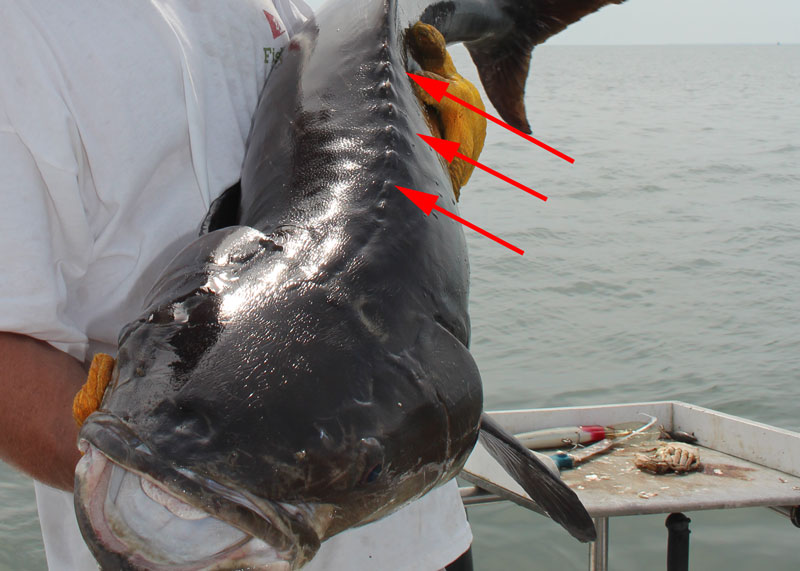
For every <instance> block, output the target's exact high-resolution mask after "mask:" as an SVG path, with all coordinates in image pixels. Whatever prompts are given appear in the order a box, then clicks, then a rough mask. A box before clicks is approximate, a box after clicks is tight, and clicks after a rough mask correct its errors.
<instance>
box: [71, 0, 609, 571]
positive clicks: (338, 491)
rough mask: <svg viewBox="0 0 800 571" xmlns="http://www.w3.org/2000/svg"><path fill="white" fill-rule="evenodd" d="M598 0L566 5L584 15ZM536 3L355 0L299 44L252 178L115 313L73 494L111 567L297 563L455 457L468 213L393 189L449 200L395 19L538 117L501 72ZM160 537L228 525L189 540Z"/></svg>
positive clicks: (464, 377) (468, 373)
mask: <svg viewBox="0 0 800 571" xmlns="http://www.w3.org/2000/svg"><path fill="white" fill-rule="evenodd" d="M606 3H608V2H601V1H595V2H564V3H562V4H563V5H569V6H572V7H573V8H574V10H576V12H575V13H576V14H578V13H579V16H578V17H580V16H582V15H583V14H585V13H588V12H589V11H593V10H594V9H597V8H598V7H600V6H601V5H603V4H606ZM539 4H541V2H537V1H533V0H531V1H529V2H514V1H511V0H508V1H506V0H498V1H496V2H495V1H489V0H465V1H463V2H451V1H443V2H430V1H428V2H422V1H409V2H395V1H385V2H384V1H377V0H376V1H368V0H364V1H361V2H353V1H349V0H347V1H345V0H342V1H339V2H334V3H332V4H329V5H328V7H327V8H326V9H324V10H323V11H322V12H321V13H320V14H319V15H318V17H317V19H316V21H312V22H309V23H308V24H307V25H306V27H305V28H304V30H303V31H302V32H301V33H299V34H297V35H296V36H295V37H294V38H293V39H292V40H291V43H290V44H289V46H288V47H287V48H286V49H285V50H284V52H283V54H282V56H281V63H280V64H279V65H278V66H277V67H276V68H275V69H274V71H273V72H272V75H271V77H270V80H269V82H268V83H267V86H266V88H265V91H264V93H263V94H262V97H261V100H260V104H259V107H258V109H257V111H256V114H255V117H254V123H253V128H252V131H251V135H250V139H249V142H248V150H247V155H246V159H245V163H244V167H243V174H242V181H241V187H240V188H235V189H233V190H231V191H229V192H227V193H226V194H224V195H223V196H222V197H221V198H220V199H219V200H218V201H217V202H216V203H215V204H214V205H213V206H212V210H211V212H210V213H209V216H208V218H207V219H206V222H205V223H204V232H203V234H202V235H201V236H200V237H199V238H198V239H197V240H196V241H195V242H193V243H192V244H190V245H189V246H188V247H187V248H186V249H184V250H183V252H182V253H181V254H179V255H178V256H177V257H176V258H175V260H173V262H172V263H171V264H170V265H169V267H168V268H167V269H166V270H165V271H164V272H163V273H162V275H161V277H160V279H159V281H158V282H157V283H156V284H155V286H154V287H153V288H152V290H151V292H150V294H149V297H148V301H147V302H146V310H145V312H144V313H143V315H142V317H141V318H140V319H139V320H137V321H135V322H133V323H131V324H130V325H128V326H127V327H126V328H125V330H124V331H123V332H122V334H121V336H120V348H119V354H118V361H117V367H116V370H115V375H114V379H113V381H112V384H111V385H110V386H109V389H108V390H107V392H106V395H105V398H104V401H103V404H102V407H101V409H100V410H99V411H98V412H97V413H95V414H93V415H92V416H91V417H90V418H89V419H88V421H87V422H86V424H85V425H84V427H83V429H82V431H81V440H82V443H81V446H82V449H83V450H84V451H85V452H86V455H85V457H84V460H83V461H82V462H81V465H80V466H79V469H78V474H77V478H76V508H77V512H78V519H79V523H80V524H81V528H82V531H83V533H84V536H85V538H86V540H87V543H88V544H89V546H90V548H91V549H92V551H93V553H94V554H95V556H96V557H97V558H98V561H100V563H101V564H102V565H103V566H104V567H106V568H109V569H111V568H148V569H204V568H219V569H228V568H239V567H244V566H248V567H251V568H262V569H267V568H270V569H271V568H275V569H279V568H296V567H299V566H301V565H302V564H303V563H304V562H305V561H307V560H308V559H310V558H311V557H313V555H314V553H315V552H316V550H317V549H318V548H319V544H320V542H321V541H323V540H324V539H326V538H328V537H330V536H332V535H334V534H336V533H338V532H340V531H342V530H344V529H347V528H350V527H353V526H357V525H362V524H364V523H367V522H369V521H373V520H375V519H378V518H380V517H382V516H384V515H387V514H388V513H391V512H392V511H395V510H396V509H398V508H399V507H401V506H403V505H405V504H406V503H408V502H409V501H411V500H413V499H415V498H418V497H420V496H422V495H423V494H425V493H426V492H428V491H429V490H431V489H432V488H433V487H435V486H437V485H439V484H441V483H443V482H446V481H448V480H450V479H452V478H453V477H454V476H455V475H456V474H457V473H458V471H459V470H460V469H461V468H462V466H463V464H464V462H465V461H466V459H467V457H468V455H469V453H470V452H471V450H472V448H473V446H474V444H475V442H476V440H477V438H478V434H479V430H480V428H481V411H482V391H481V381H480V375H479V373H478V369H477V367H476V365H475V363H474V361H473V359H472V357H471V355H470V353H469V351H468V346H469V336H470V324H469V317H468V312H467V309H468V308H467V293H468V274H469V270H468V262H467V252H466V245H465V241H464V235H463V232H462V229H461V227H460V226H459V225H458V224H457V223H455V222H453V221H452V220H450V219H449V218H446V217H444V216H438V215H437V214H436V213H434V214H433V215H431V216H430V217H426V216H425V215H424V214H423V213H422V212H420V211H419V209H418V208H417V207H416V206H414V204H412V203H411V202H410V201H409V200H408V199H407V198H405V196H404V195H402V194H401V193H400V192H399V191H398V190H397V188H396V185H397V186H403V187H408V188H415V189H419V190H423V191H425V192H429V193H435V194H439V196H440V197H441V198H440V199H439V202H438V204H439V205H440V206H443V207H445V208H447V209H449V210H451V211H456V210H457V207H456V202H455V199H454V195H453V189H452V186H451V183H450V179H449V176H448V174H447V172H446V170H445V168H444V166H443V164H442V162H441V161H440V159H439V158H438V156H437V155H436V154H435V153H434V152H433V151H432V150H431V149H430V148H429V147H427V145H425V144H424V143H422V142H421V141H420V140H419V138H418V137H417V136H416V133H427V132H429V128H428V126H427V124H426V122H425V119H424V117H423V112H422V109H421V108H420V105H419V103H418V101H417V98H416V96H415V95H414V92H413V90H412V87H411V84H410V82H409V80H408V78H407V76H406V71H414V70H415V69H416V64H415V63H414V61H413V59H412V58H411V57H410V56H409V54H408V49H407V48H406V45H405V41H404V34H405V31H406V30H407V29H408V28H409V26H410V25H412V24H413V23H415V22H417V21H419V20H421V21H424V22H426V23H430V24H432V25H435V26H436V27H437V28H439V29H440V31H442V33H443V34H444V36H445V38H446V39H447V41H448V42H453V41H466V42H469V43H468V44H467V45H468V47H469V48H470V51H471V53H472V55H473V59H475V61H476V63H477V64H478V66H479V71H480V72H481V76H482V77H483V78H484V82H485V84H486V87H487V91H488V92H489V94H490V97H491V98H492V100H493V101H495V105H496V106H497V107H498V109H499V110H500V111H501V113H504V115H505V116H506V117H507V119H508V120H509V121H513V122H515V123H516V124H517V125H518V126H520V127H521V128H525V127H526V126H527V124H526V123H524V109H522V108H521V107H520V105H519V102H520V101H521V95H522V93H521V89H522V86H524V82H523V83H522V84H521V85H520V84H519V82H516V84H514V82H513V81H510V80H509V77H508V75H509V74H512V75H513V74H515V73H516V74H519V73H524V75H527V66H528V60H527V54H528V53H529V50H530V48H532V46H533V45H534V44H535V43H538V42H539V41H543V39H542V38H546V37H547V35H549V34H547V33H546V32H543V31H542V30H541V29H540V28H541V26H542V25H544V24H542V22H544V21H545V20H546V19H545V18H544V16H542V15H541V14H537V11H538V9H537V6H538V5H539ZM562 8H563V7H562ZM564 9H566V8H564ZM523 16H524V17H523ZM574 19H577V18H574ZM537 22H538V23H539V24H536V23H537ZM521 24H524V26H523V27H524V28H525V29H520V25H521ZM537 26H538V27H537ZM562 27H563V26H562ZM528 29H531V30H533V31H526V30H528ZM554 29H555V28H554ZM537 34H538V35H537ZM528 44H529V45H528ZM525 49H527V50H528V51H527V52H526V51H524V50H525ZM520 50H523V51H522V52H520ZM492 54H494V55H492ZM487 62H490V63H487ZM523 77H524V76H523ZM512 84H514V85H516V86H515V87H514V86H512ZM514 90H516V92H513V91H514ZM512 92H513V93H512ZM520 114H521V115H520ZM520 117H521V118H522V119H521V120H520ZM484 428H486V429H487V435H488V438H490V439H491V440H492V442H493V445H492V446H491V447H490V448H493V449H496V448H498V447H499V448H502V447H503V446H507V447H508V449H509V450H513V452H511V453H510V454H511V456H512V457H513V458H512V460H510V461H509V460H507V461H509V462H511V463H515V464H516V471H514V470H512V472H514V473H516V472H520V473H521V474H522V475H521V476H518V479H522V480H524V479H525V472H526V470H527V471H529V472H530V473H531V474H533V475H532V476H531V482H533V484H531V485H534V486H535V485H536V484H537V482H538V483H540V479H541V478H542V477H544V478H545V479H547V477H548V476H547V475H544V476H542V475H541V474H540V472H541V470H543V468H541V466H539V465H537V464H536V461H535V460H532V459H531V458H529V457H528V456H529V455H528V456H526V455H525V452H524V451H520V450H518V449H517V448H516V447H514V446H513V444H512V445H509V444H508V443H507V442H505V441H504V439H505V438H506V435H503V434H502V429H500V428H499V427H497V426H495V425H491V426H490V425H484ZM523 450H524V449H523ZM500 455H501V456H502V453H501V454H500ZM545 472H546V470H545ZM547 474H549V472H548V473H547ZM515 477H517V476H515ZM549 478H551V479H552V480H553V481H550V482H549V483H548V485H547V486H545V488H547V489H548V490H549V489H550V488H548V486H550V487H551V488H553V490H556V489H558V490H560V488H558V486H559V485H560V486H561V487H562V488H563V490H560V491H556V492H553V493H554V494H556V495H555V496H554V497H557V500H555V501H551V502H550V503H548V501H550V500H548V498H547V497H545V498H544V499H543V502H544V503H543V505H544V506H545V509H547V510H548V511H549V512H550V513H551V515H552V516H553V517H554V519H557V520H559V521H560V522H561V523H562V524H564V525H566V526H567V527H568V528H569V529H570V531H571V532H572V533H573V534H574V535H576V537H579V538H580V539H584V540H585V539H591V535H592V533H593V529H592V528H591V522H590V520H589V519H588V516H587V515H586V514H585V511H584V512H580V510H582V508H581V507H580V504H579V502H577V499H575V498H574V497H573V496H570V495H569V494H571V492H569V490H568V489H567V488H566V487H565V486H563V485H562V484H560V482H558V481H557V478H553V477H552V476H551V475H550V476H549ZM554 482H557V483H554ZM526 489H527V488H526ZM564 490H566V492H565V491H564ZM549 493H550V492H549V491H548V492H547V493H546V494H545V495H546V496H547V495H548V494H549ZM559 493H560V494H561V495H560V496H559V495H558V494H559ZM548 497H549V496H548ZM109 498H111V499H110V500H109ZM535 499H537V501H538V498H535ZM562 501H563V503H566V504H567V507H565V513H564V515H563V516H560V515H559V514H558V513H556V512H558V511H559V508H558V506H557V505H554V504H559V502H562ZM148 502H149V503H148ZM576 502H577V506H578V507H576V506H575V503H576ZM150 504H153V505H150ZM167 511H168V512H170V514H171V515H170V514H168V513H167ZM162 512H163V513H162ZM165 522H167V523H165ZM587 522H588V523H587ZM157 525H161V526H162V527H161V528H159V530H160V531H152V532H151V531H149V530H151V529H155V528H156V527H157ZM170 533H174V534H175V536H176V538H177V537H183V536H186V537H191V538H192V540H193V541H195V542H196V544H197V545H198V546H201V545H202V543H203V542H204V541H205V539H204V538H211V537H214V538H222V539H219V540H218V541H219V542H220V543H219V545H218V546H217V545H216V544H215V545H211V543H213V542H211V540H208V541H209V542H210V543H209V545H208V546H206V547H205V548H203V547H197V548H195V549H194V550H191V549H188V550H187V549H184V550H183V551H181V550H180V549H175V547H174V545H175V544H176V543H179V542H180V540H177V539H176V540H174V541H171V540H170V537H169V534H170ZM156 536H157V537H156ZM162 544H163V545H162ZM184 551H185V553H184Z"/></svg>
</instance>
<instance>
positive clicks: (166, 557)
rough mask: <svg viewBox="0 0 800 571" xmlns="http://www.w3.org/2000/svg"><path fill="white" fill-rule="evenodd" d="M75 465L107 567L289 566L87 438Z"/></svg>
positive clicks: (89, 524)
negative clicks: (80, 457)
mask: <svg viewBox="0 0 800 571" xmlns="http://www.w3.org/2000/svg"><path fill="white" fill-rule="evenodd" d="M81 447H82V450H83V451H84V452H85V453H84V456H83V458H82V459H81V461H80V462H79V463H78V467H77V469H76V472H75V474H76V495H75V503H76V511H77V512H78V520H79V523H80V524H81V532H82V533H83V535H84V539H85V540H86V542H87V544H88V545H89V547H90V549H91V550H92V552H93V553H94V555H95V557H96V558H97V559H98V561H99V562H100V564H101V567H102V568H103V569H143V570H144V569H146V570H151V571H200V570H206V571H222V570H226V569H229V570H233V569H253V570H262V571H289V570H291V569H292V568H293V563H292V562H291V561H290V560H289V559H290V556H289V554H287V553H281V552H279V551H278V550H276V549H275V548H274V547H272V546H270V545H269V544H267V543H266V542H264V541H262V540H261V539H258V538H255V537H252V536H251V535H249V534H247V533H245V532H244V531H242V530H240V529H238V528H236V527H234V526H232V525H230V524H228V523H226V522H224V521H222V520H220V519H217V518H215V517H213V516H211V515H209V514H208V513H206V512H204V511H202V510H200V509H198V508H195V507H194V506H191V505H189V504H187V503H186V502H184V501H183V500H181V499H180V498H178V497H177V496H175V495H173V494H172V493H170V492H169V491H168V490H166V489H165V488H164V487H162V486H161V485H159V484H158V483H156V482H154V481H151V480H149V479H147V478H145V477H142V476H141V475H139V474H136V473H134V472H132V471H129V470H127V469H125V468H123V467H121V466H119V465H118V464H115V463H114V462H112V461H110V460H109V459H108V458H107V457H106V456H105V455H104V454H103V453H102V452H100V451H99V450H97V449H96V448H95V447H94V446H92V445H91V444H88V443H86V442H85V441H84V442H82V444H81Z"/></svg>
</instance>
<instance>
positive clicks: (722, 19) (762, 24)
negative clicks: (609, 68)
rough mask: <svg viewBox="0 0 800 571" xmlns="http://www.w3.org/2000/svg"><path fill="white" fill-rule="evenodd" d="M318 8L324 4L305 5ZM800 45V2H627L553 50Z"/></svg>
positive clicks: (570, 32)
mask: <svg viewBox="0 0 800 571" xmlns="http://www.w3.org/2000/svg"><path fill="white" fill-rule="evenodd" d="M306 1H307V2H308V4H309V5H311V7H313V8H315V9H316V8H318V7H319V6H321V5H322V4H323V2H324V0H306ZM777 42H781V43H783V44H790V43H794V44H796V43H800V0H628V2H627V3H625V4H622V5H621V6H608V7H606V8H604V9H602V10H601V11H600V12H598V13H597V14H593V15H590V16H587V17H586V18H585V19H584V20H582V21H580V22H578V23H577V24H574V25H573V26H571V27H570V28H568V29H567V30H565V31H564V32H562V33H561V34H559V35H558V36H556V37H554V38H553V39H551V40H550V41H549V43H552V44H589V45H599V44H617V45H618V44H775V43H777Z"/></svg>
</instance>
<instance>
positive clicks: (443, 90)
mask: <svg viewBox="0 0 800 571" xmlns="http://www.w3.org/2000/svg"><path fill="white" fill-rule="evenodd" d="M406 73H408V72H406ZM408 76H409V77H410V78H411V79H413V80H414V81H416V82H417V85H419V86H420V87H421V88H422V89H424V90H425V91H426V92H427V93H428V95H430V96H431V97H433V98H434V99H435V100H436V101H441V100H442V97H447V98H448V99H452V100H453V101H455V102H456V103H458V104H459V105H463V106H464V107H466V108H467V109H469V110H470V111H474V112H475V113H477V114H478V115H483V116H484V117H486V118H487V119H488V120H489V121H491V122H493V123H497V124H498V125H500V126H501V127H505V128H506V129H508V130H509V131H511V132H512V133H515V134H517V135H519V136H520V137H522V138H523V139H526V140H528V141H530V142H531V143H533V144H534V145H538V146H540V147H541V148H543V149H544V150H545V151H550V152H551V153H553V154H554V155H556V156H557V157H561V158H562V159H564V160H565V161H567V162H568V163H574V162H575V159H573V158H572V157H570V156H568V155H565V154H564V153H562V152H561V151H559V150H558V149H554V148H553V147H551V146H550V145H548V144H546V143H543V142H541V141H540V140H539V139H536V138H534V137H531V136H530V135H528V134H526V133H523V132H522V131H520V130H519V129H515V128H514V127H512V126H511V125H509V124H508V123H506V122H504V121H501V120H500V119H498V118H497V117H493V116H491V115H489V114H488V113H487V112H486V111H484V110H483V109H478V108H477V107H475V106H474V105H471V104H469V103H467V102H466V101H464V100H463V99H459V98H458V97H456V96H455V95H450V94H449V93H447V87H448V86H449V85H450V84H449V83H447V82H446V81H439V80H438V79H431V78H430V77H424V76H422V75H415V74H413V73H409V74H408Z"/></svg>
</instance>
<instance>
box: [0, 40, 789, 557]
mask: <svg viewBox="0 0 800 571" xmlns="http://www.w3.org/2000/svg"><path fill="white" fill-rule="evenodd" d="M454 54H455V56H454V57H455V59H456V63H457V65H458V66H459V69H461V70H463V72H464V73H465V75H467V76H468V77H471V78H474V77H475V74H474V72H473V71H472V66H471V63H470V62H469V58H468V57H467V56H466V53H465V52H464V51H463V50H461V49H455V50H454ZM527 107H528V114H529V117H530V119H531V125H532V127H533V129H534V136H536V137H538V138H539V139H541V140H543V141H545V142H546V143H548V144H550V145H552V146H554V147H556V148H558V149H560V150H562V151H563V152H565V153H567V154H568V155H570V156H572V157H574V158H575V163H574V164H568V163H567V162H565V161H563V160H561V159H559V158H557V157H555V156H553V155H551V154H549V153H547V152H545V151H543V150H541V149H539V148H538V147H535V146H533V145H532V144H530V143H527V142H525V141H523V140H521V139H519V138H517V137H515V136H514V135H512V134H510V133H507V132H505V131H504V130H502V129H501V128H499V127H496V126H494V125H490V126H489V131H488V136H487V143H486V148H485V150H484V153H483V155H482V157H481V161H482V162H484V163H486V164H488V165H490V166H492V167H493V168H495V169H497V170H499V171H501V172H503V173H504V174H506V175H508V176H510V177H512V178H515V179H517V180H519V181H520V182H523V183H524V184H526V185H528V186H530V187H532V188H535V189H536V190H538V191H540V192H542V193H544V194H545V195H547V196H549V200H548V201H547V202H542V201H541V200H538V199H536V198H534V197H532V196H530V195H527V194H525V193H523V192H522V191H520V190H518V189H516V188H514V187H512V186H510V185H507V184H505V183H502V182H500V181H498V180H497V179H494V178H493V177H491V176H490V175H488V174H486V173H483V172H480V171H476V173H475V174H474V175H473V178H472V180H471V181H470V183H469V185H468V186H467V187H466V188H465V189H464V190H463V192H462V199H461V214H462V215H463V216H464V217H465V218H466V219H468V220H470V221H472V222H473V223H475V224H478V225H480V226H482V227H484V228H486V229H487V230H489V231H490V232H494V233H495V234H497V235H499V236H500V237H502V238H503V239H505V240H507V241H509V242H511V243H513V244H515V245H517V246H519V247H521V248H523V249H524V250H525V255H524V256H519V255H517V254H514V253H512V252H510V251H509V250H506V249H505V248H503V247H501V246H499V245H497V244H495V243H494V242H491V241H490V240H488V239H486V238H483V237H481V236H479V235H478V234H475V233H473V232H470V231H467V240H468V243H469V248H470V261H471V267H472V291H471V314H472V350H473V353H474V356H475V359H476V361H477V362H478V365H479V366H480V369H481V372H482V375H483V379H484V387H485V394H486V407H487V408H488V409H509V408H536V407H553V406H577V405H595V404H609V403H621V402H637V401H652V400H667V399H669V400H671V399H676V400H682V401H686V402H690V403H694V404H698V405H702V406H705V407H709V408H712V409H715V410H719V411H723V412H726V413H730V414H734V415H739V416H743V417H746V418H749V419H753V420H757V421H760V422H764V423H767V424H772V425H775V426H779V427H783V428H786V429H790V430H797V431H800V414H798V408H800V46H794V45H791V46H786V45H783V46H647V47H631V46H627V47H569V46H542V47H540V48H538V49H537V50H536V53H535V54H534V59H533V70H532V76H531V79H530V80H529V82H528V92H527ZM469 515H470V519H471V522H472V526H473V531H474V534H475V543H474V551H475V560H476V568H477V569H479V570H495V569H497V570H500V569H503V570H506V569H576V570H580V569H585V568H586V567H587V560H588V557H587V554H588V550H587V548H586V546H584V545H581V544H578V543H577V542H575V541H573V540H572V539H571V538H570V537H569V536H568V535H567V534H566V533H565V532H563V531H562V530H561V529H560V528H559V527H557V526H556V525H554V524H552V523H551V522H549V521H548V520H546V519H544V518H543V517H541V516H539V515H536V514H534V513H532V512H528V511H526V510H524V509H522V508H519V507H516V506H512V505H487V506H476V507H473V508H470V510H469ZM689 516H690V517H691V518H692V524H691V529H692V535H691V568H692V569H728V570H737V571H738V570H742V571H743V570H750V569H770V570H771V571H782V570H786V571H789V570H791V571H794V570H796V569H797V566H798V561H800V556H799V555H798V554H797V543H798V540H799V539H800V530H798V529H796V528H793V527H792V526H791V525H790V524H789V522H788V520H787V519H785V518H782V517H780V516H778V515H776V514H774V513H772V512H769V511H767V510H766V509H746V510H726V511H717V512H691V513H689ZM610 536H611V543H610V568H611V569H614V570H631V571H634V570H640V569H644V568H656V569H659V568H664V567H665V566H666V563H665V562H666V557H665V550H666V529H665V528H664V517H663V516H637V517H626V518H617V519H612V520H611V528H610ZM6 569H8V570H20V569H24V570H27V569H32V570H36V569H44V557H43V552H42V546H41V541H40V539H39V530H38V524H37V521H36V515H35V507H34V497H33V491H32V487H31V484H30V482H29V481H27V480H26V479H24V478H22V477H20V476H18V475H16V474H15V473H14V472H13V471H12V470H11V469H9V468H8V467H7V466H5V465H0V570H6Z"/></svg>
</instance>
